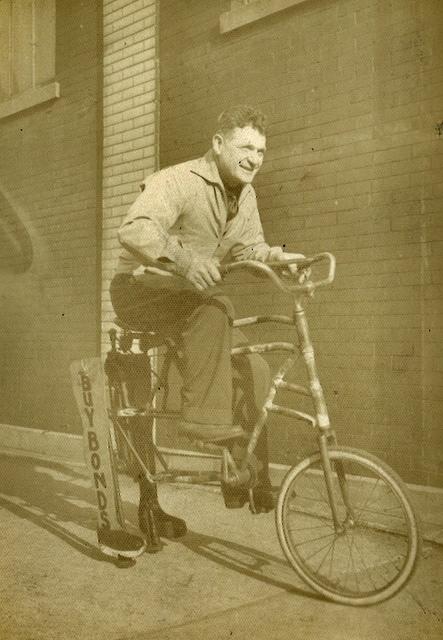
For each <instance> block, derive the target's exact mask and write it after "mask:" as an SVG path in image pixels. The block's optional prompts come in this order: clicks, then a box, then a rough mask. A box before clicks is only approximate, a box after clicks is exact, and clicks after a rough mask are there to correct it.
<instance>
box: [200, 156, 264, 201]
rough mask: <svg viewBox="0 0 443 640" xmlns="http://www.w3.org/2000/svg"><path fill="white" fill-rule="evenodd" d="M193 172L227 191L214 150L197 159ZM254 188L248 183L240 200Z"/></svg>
mask: <svg viewBox="0 0 443 640" xmlns="http://www.w3.org/2000/svg"><path fill="white" fill-rule="evenodd" d="M191 172H192V173H195V174H197V175H198V176H200V177H201V178H203V179H204V180H206V181H207V182H211V183H212V184H217V185H218V186H219V187H220V188H221V189H222V191H223V193H226V188H225V185H224V184H223V181H222V179H221V178H220V174H219V172H218V167H217V163H216V162H215V157H214V152H213V150H212V149H209V151H208V152H207V153H205V155H204V156H203V157H202V158H198V160H195V163H194V165H193V166H192V168H191ZM252 188H253V187H252V186H251V185H250V184H246V185H245V186H244V187H243V189H242V191H241V193H240V197H239V201H241V200H243V198H244V197H245V196H246V195H247V194H248V193H249V192H250V191H251V189H252Z"/></svg>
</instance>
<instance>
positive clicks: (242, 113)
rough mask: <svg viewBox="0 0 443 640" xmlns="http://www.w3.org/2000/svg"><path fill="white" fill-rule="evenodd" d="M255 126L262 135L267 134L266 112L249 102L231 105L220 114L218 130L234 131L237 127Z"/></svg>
mask: <svg viewBox="0 0 443 640" xmlns="http://www.w3.org/2000/svg"><path fill="white" fill-rule="evenodd" d="M247 126H250V127H253V128H254V129H257V131H259V132H260V133H261V134H262V135H266V116H265V115H264V113H262V112H261V111H259V110H258V109H254V107H250V106H248V105H247V104H239V105H236V106H233V107H229V109H226V111H223V113H221V114H220V115H219V116H218V131H223V132H224V133H226V132H227V131H232V129H235V128H236V127H239V128H240V129H241V128H242V127H247Z"/></svg>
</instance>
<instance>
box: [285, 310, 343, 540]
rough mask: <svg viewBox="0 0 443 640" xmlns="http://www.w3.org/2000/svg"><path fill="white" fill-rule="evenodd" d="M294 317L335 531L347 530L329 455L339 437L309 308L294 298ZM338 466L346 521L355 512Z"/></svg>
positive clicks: (340, 465)
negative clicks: (311, 332) (318, 360)
mask: <svg viewBox="0 0 443 640" xmlns="http://www.w3.org/2000/svg"><path fill="white" fill-rule="evenodd" d="M294 321H295V325H296V327H297V334H298V338H299V350H300V353H301V355H302V357H303V360H304V362H305V365H306V370H307V374H308V380H309V390H310V392H311V396H312V400H313V403H314V409H315V421H316V426H317V427H318V429H319V435H318V444H319V451H320V459H321V464H322V467H323V471H324V477H325V484H326V491H327V495H328V500H329V506H330V508H331V515H332V521H333V523H334V529H335V531H336V532H337V533H341V532H343V531H344V526H343V524H342V523H340V519H339V516H338V509H337V499H336V497H335V494H334V486H333V468H332V464H331V459H330V456H329V446H330V445H332V446H336V445H337V438H336V434H335V431H334V429H332V428H331V425H330V421H329V415H328V410H327V406H326V401H325V397H324V394H323V389H322V386H321V384H320V380H319V377H318V373H317V367H316V363H315V353H314V347H313V345H312V342H311V339H310V335H309V327H308V321H307V319H306V314H305V310H304V309H303V307H302V305H301V304H300V301H299V300H295V301H294ZM335 470H336V473H337V477H338V483H339V487H340V492H341V497H342V500H343V503H344V505H345V506H346V512H347V517H346V522H349V521H352V520H353V518H354V514H353V510H352V508H351V504H350V500H349V494H348V488H347V482H346V475H345V470H344V467H343V464H342V463H337V464H336V465H335Z"/></svg>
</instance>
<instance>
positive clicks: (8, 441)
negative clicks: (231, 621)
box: [0, 424, 443, 544]
mask: <svg viewBox="0 0 443 640" xmlns="http://www.w3.org/2000/svg"><path fill="white" fill-rule="evenodd" d="M0 454H7V455H14V456H23V457H30V458H36V459H38V460H46V461H51V462H58V463H62V464H68V465H74V466H85V462H84V456H83V438H82V436H81V435H76V434H71V433H59V432H56V431H44V430H42V429H29V428H27V427H17V426H14V425H9V424H0ZM164 455H165V458H166V459H167V461H168V462H169V463H170V464H171V466H173V467H178V468H180V467H182V468H188V469H190V470H195V471H198V470H203V469H205V470H208V469H211V470H217V469H218V468H219V465H220V463H219V459H218V458H216V457H215V458H214V457H210V458H205V457H198V458H195V457H194V458H192V457H189V455H177V454H172V453H168V454H164ZM270 467H271V478H272V482H273V484H274V485H279V484H280V483H281V482H282V480H283V478H284V476H285V475H286V473H287V471H288V470H289V467H288V466H286V465H281V464H271V465H270ZM408 488H409V490H410V492H411V498H412V500H413V502H414V505H415V507H416V509H417V513H418V514H419V517H420V519H421V522H422V529H423V530H422V533H423V537H424V538H425V540H428V541H431V542H437V543H439V544H443V489H440V488H438V487H425V486H421V485H415V484H408Z"/></svg>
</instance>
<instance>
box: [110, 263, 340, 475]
mask: <svg viewBox="0 0 443 640" xmlns="http://www.w3.org/2000/svg"><path fill="white" fill-rule="evenodd" d="M323 261H327V262H328V264H329V269H328V275H327V277H326V278H324V279H323V280H318V281H315V282H313V281H311V280H309V279H307V280H305V281H304V282H296V283H294V277H292V278H291V280H283V279H282V278H281V277H279V276H278V275H277V273H276V272H275V271H274V268H276V267H277V268H280V269H281V268H282V267H286V268H287V266H288V265H290V264H292V263H295V262H296V263H297V264H298V268H299V270H300V269H301V270H302V271H301V273H303V269H305V270H306V269H310V268H311V266H312V265H313V264H314V263H318V262H323ZM244 268H248V269H252V270H255V271H259V272H261V273H264V274H265V275H266V276H268V277H269V278H270V279H271V281H272V282H273V283H274V284H275V285H276V286H277V287H278V288H279V289H280V290H281V291H283V292H285V293H286V294H289V295H291V297H292V298H293V300H292V307H293V308H292V317H290V316H287V315H278V314H271V315H267V316H250V317H244V318H239V319H237V320H234V323H233V326H234V327H245V326H251V325H256V324H263V323H277V324H284V325H287V326H288V327H292V328H294V329H295V338H296V340H297V342H298V349H299V351H300V353H301V356H302V357H303V360H304V363H305V367H306V371H307V375H308V385H309V387H304V386H302V385H298V384H294V383H291V382H288V381H286V380H285V376H286V375H287V374H288V372H289V371H290V370H291V368H292V367H293V365H294V364H295V361H296V358H295V355H294V354H295V351H296V348H297V347H296V342H295V340H294V342H266V343H258V344H251V345H247V346H241V347H234V348H233V349H232V352H231V353H232V355H242V354H245V355H246V354H248V353H267V352H277V351H284V352H288V353H290V354H291V355H289V356H288V357H287V358H286V359H285V360H284V362H283V363H282V364H281V366H280V367H279V368H278V370H277V372H276V374H275V375H274V376H273V378H272V381H271V385H270V388H269V392H268V394H267V397H266V400H265V403H264V405H263V408H262V411H261V414H260V416H259V418H258V420H257V422H256V424H255V425H254V427H253V429H252V431H251V435H250V439H249V442H248V445H247V449H246V455H245V457H244V459H243V461H242V463H241V465H240V467H239V468H237V466H236V464H235V462H234V461H233V459H232V458H231V456H230V454H229V452H227V450H226V449H224V448H221V447H219V446H217V445H212V444H207V443H206V444H204V445H202V444H201V443H199V448H200V449H203V450H204V451H205V452H206V457H207V456H208V453H209V454H210V456H211V457H220V456H222V459H223V461H224V464H223V469H224V471H223V472H222V477H223V479H224V480H225V481H226V482H230V483H231V484H232V483H236V482H241V481H242V480H244V478H245V477H246V475H247V469H248V467H249V465H250V462H251V458H252V456H253V453H254V450H255V447H256V445H257V442H258V439H259V437H260V434H261V432H262V430H263V427H264V425H265V423H266V421H267V418H268V414H269V413H276V414H280V415H284V416H288V417H291V418H295V419H297V420H302V421H305V422H307V423H309V424H310V425H311V426H312V427H317V428H318V429H319V445H320V451H322V452H323V454H322V457H324V459H325V463H326V464H327V463H328V460H327V455H326V451H327V442H328V440H331V441H332V443H335V434H334V432H333V430H332V429H331V427H330V423H329V416H328V412H327V407H326V402H325V398H324V394H323V390H322V387H321V384H320V380H319V377H318V373H317V368H316V363H315V354H314V347H313V345H312V341H311V338H310V334H309V327H308V321H307V318H306V313H305V310H304V308H303V306H302V304H301V298H302V296H305V295H313V293H314V291H315V290H316V289H317V288H318V287H321V286H326V285H327V284H330V283H331V282H332V281H333V279H334V276H335V258H334V256H333V255H332V254H330V253H322V254H318V255H316V256H314V257H312V258H309V259H306V260H304V261H300V260H290V261H287V262H283V263H282V262H275V263H269V264H264V263H259V262H255V261H245V262H241V263H232V264H229V265H225V266H224V267H222V271H223V272H224V273H228V272H230V271H235V270H239V269H244ZM131 334H132V335H138V337H140V336H141V335H142V334H140V333H138V332H131ZM113 348H115V334H114V337H113ZM151 357H155V356H152V355H151ZM173 359H174V352H173V350H172V346H171V344H169V347H168V349H167V352H166V356H165V362H164V364H163V367H162V370H161V372H160V374H156V378H157V380H160V381H161V387H160V388H162V389H163V390H164V391H165V398H164V402H163V409H162V410H158V409H157V408H156V407H155V400H156V396H157V392H152V394H151V396H150V399H149V403H148V404H149V407H148V409H147V414H148V415H149V417H150V418H151V419H153V420H154V421H156V420H158V419H173V418H177V417H178V416H179V414H178V412H171V411H165V405H166V402H167V393H168V388H167V385H168V382H167V374H168V369H169V366H170V364H171V362H172V361H173ZM153 388H156V389H157V390H158V389H159V387H158V383H157V381H156V382H155V384H154V385H153ZM279 389H284V390H287V391H290V392H293V393H295V394H299V395H303V396H308V397H311V398H312V400H313V405H314V415H310V414H307V413H305V412H302V411H299V410H297V409H293V408H290V407H286V406H283V405H280V404H276V403H275V402H274V400H275V398H276V395H277V393H278V390H279ZM122 391H123V396H124V395H125V394H124V390H122ZM124 404H125V405H126V406H127V400H125V398H124ZM124 415H125V414H124V412H121V416H120V417H124ZM127 415H128V416H130V413H128V414H127ZM114 424H115V425H116V426H117V428H118V429H119V431H120V433H121V435H122V437H123V438H124V439H125V441H126V442H127V444H128V446H129V447H130V448H131V450H132V453H133V454H134V455H135V457H136V458H137V459H138V462H139V464H141V465H142V468H143V469H144V471H145V472H146V475H147V478H148V480H150V481H152V482H158V481H182V482H183V481H186V482H195V483H201V482H204V481H211V480H216V479H220V474H219V473H216V472H205V473H193V472H190V471H186V470H171V469H170V468H169V466H168V464H167V462H166V461H165V459H164V457H163V454H171V453H179V454H181V455H183V454H184V455H187V456H196V457H199V456H202V455H203V456H204V455H205V454H202V453H199V452H198V451H191V450H189V451H183V450H178V449H172V448H167V447H161V446H159V444H158V443H157V440H156V425H155V424H154V428H153V446H154V451H155V454H156V456H157V457H158V459H159V461H160V463H161V464H162V466H163V468H164V471H163V472H160V473H159V474H151V473H150V472H149V471H148V469H146V466H145V465H144V464H143V462H142V461H141V459H140V458H139V456H138V454H137V452H135V451H134V449H133V446H132V445H131V443H130V442H129V439H128V437H127V436H126V434H125V433H124V430H123V429H122V428H121V425H120V424H119V421H118V419H117V420H114ZM229 470H231V472H232V473H231V475H230V474H229Z"/></svg>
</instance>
